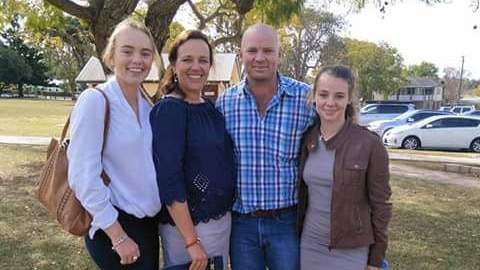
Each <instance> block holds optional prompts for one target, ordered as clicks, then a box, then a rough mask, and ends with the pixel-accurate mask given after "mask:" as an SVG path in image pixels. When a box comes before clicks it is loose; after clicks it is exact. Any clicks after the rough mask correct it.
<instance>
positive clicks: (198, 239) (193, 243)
mask: <svg viewBox="0 0 480 270" xmlns="http://www.w3.org/2000/svg"><path fill="white" fill-rule="evenodd" d="M196 244H200V238H198V237H197V239H195V241H192V242H190V243H188V244H186V245H185V248H189V247H191V246H193V245H196Z"/></svg>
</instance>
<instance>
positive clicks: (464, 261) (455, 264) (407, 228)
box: [0, 145, 480, 270]
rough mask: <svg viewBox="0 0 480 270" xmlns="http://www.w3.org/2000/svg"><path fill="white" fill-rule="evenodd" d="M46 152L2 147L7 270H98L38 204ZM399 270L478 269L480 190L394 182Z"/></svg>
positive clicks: (1, 254)
mask: <svg viewBox="0 0 480 270" xmlns="http://www.w3.org/2000/svg"><path fill="white" fill-rule="evenodd" d="M44 155H45V153H44V148H43V147H31V146H12V145H8V146H7V145H0V160H2V162H1V163H0V202H1V203H0V258H1V260H0V269H16V270H17V269H39V270H42V269H52V270H53V269H69V270H70V269H75V270H77V269H96V267H95V266H94V265H93V263H92V262H91V261H90V259H89V258H88V255H87V254H86V252H85V251H84V247H83V241H82V239H80V238H77V237H73V236H70V235H68V234H67V233H64V232H63V231H62V230H61V229H60V228H59V227H57V225H56V224H55V222H54V221H52V219H51V218H50V217H49V216H48V215H47V213H46V212H45V210H44V209H43V207H42V206H41V205H40V204H39V203H38V202H37V200H36V198H35V190H34V182H35V180H36V179H37V177H38V173H39V170H40V166H41V162H42V161H43V159H44ZM392 188H393V194H394V195H393V203H394V214H393V219H392V222H391V226H390V246H389V250H388V252H387V260H388V261H389V262H390V264H391V268H390V269H394V270H407V269H408V270H412V269H415V270H451V269H462V270H466V269H470V270H474V269H478V266H479V265H480V256H478V254H480V189H471V188H463V187H458V186H453V185H444V184H435V183H430V182H426V181H419V180H411V179H410V180H409V179H402V178H400V177H398V176H394V177H393V179H392Z"/></svg>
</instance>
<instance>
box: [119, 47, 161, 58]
mask: <svg viewBox="0 0 480 270" xmlns="http://www.w3.org/2000/svg"><path fill="white" fill-rule="evenodd" d="M120 53H121V54H122V55H124V56H132V55H133V54H135V53H136V50H135V49H133V48H130V47H124V48H122V49H121V50H120ZM140 55H141V56H142V57H144V58H150V57H152V56H153V52H152V51H151V50H150V49H142V50H141V51H140Z"/></svg>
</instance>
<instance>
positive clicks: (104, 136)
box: [60, 87, 111, 185]
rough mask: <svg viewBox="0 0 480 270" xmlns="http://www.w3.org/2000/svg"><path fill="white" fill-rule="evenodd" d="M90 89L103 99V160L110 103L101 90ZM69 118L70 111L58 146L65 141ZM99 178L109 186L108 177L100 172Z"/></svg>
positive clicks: (103, 172) (108, 124)
mask: <svg viewBox="0 0 480 270" xmlns="http://www.w3.org/2000/svg"><path fill="white" fill-rule="evenodd" d="M92 89H95V90H96V91H98V92H100V93H101V94H102V96H103V98H104V99H105V119H104V124H103V142H102V152H101V156H102V158H103V151H104V150H105V145H106V141H107V138H108V136H107V135H108V129H109V126H110V101H109V100H108V97H107V95H106V94H105V92H104V91H103V90H102V89H100V88H97V87H95V88H92ZM71 116H72V112H71V111H70V114H69V115H68V118H67V121H66V122H65V125H64V126H63V130H62V135H61V136H60V144H63V142H64V140H65V137H66V135H67V131H68V128H69V126H70V117H71ZM101 177H102V179H103V182H104V183H105V185H108V184H110V182H111V180H110V177H108V175H107V174H106V173H105V171H102V174H101Z"/></svg>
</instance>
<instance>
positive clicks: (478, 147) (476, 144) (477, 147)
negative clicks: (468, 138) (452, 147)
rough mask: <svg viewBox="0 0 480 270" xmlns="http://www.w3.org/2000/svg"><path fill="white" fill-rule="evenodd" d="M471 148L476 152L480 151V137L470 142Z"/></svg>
mask: <svg viewBox="0 0 480 270" xmlns="http://www.w3.org/2000/svg"><path fill="white" fill-rule="evenodd" d="M470 150H472V152H475V153H480V138H476V139H474V140H473V141H472V143H471V144H470Z"/></svg>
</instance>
